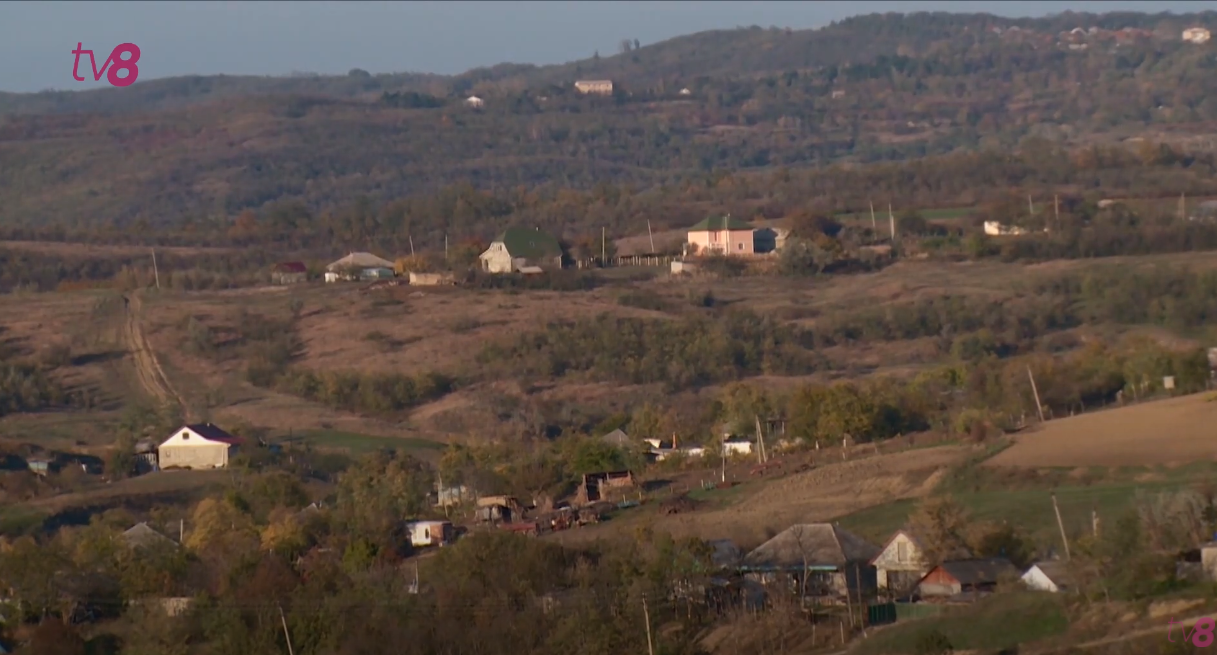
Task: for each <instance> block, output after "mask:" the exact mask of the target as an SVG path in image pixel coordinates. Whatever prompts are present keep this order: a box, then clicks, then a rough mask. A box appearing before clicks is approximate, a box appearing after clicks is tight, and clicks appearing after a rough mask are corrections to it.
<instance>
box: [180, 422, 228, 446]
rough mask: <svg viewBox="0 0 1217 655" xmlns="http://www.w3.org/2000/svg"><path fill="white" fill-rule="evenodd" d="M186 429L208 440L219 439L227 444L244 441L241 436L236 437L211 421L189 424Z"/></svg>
mask: <svg viewBox="0 0 1217 655" xmlns="http://www.w3.org/2000/svg"><path fill="white" fill-rule="evenodd" d="M186 429H187V430H190V431H191V432H194V433H195V434H197V435H199V436H200V437H203V438H204V439H207V440H208V441H219V442H222V443H227V444H239V443H241V441H242V440H241V438H240V437H234V436H233V435H231V434H228V433H227V432H225V431H224V430H222V429H220V428H219V427H217V426H215V425H213V424H211V423H194V424H191V425H187V426H186Z"/></svg>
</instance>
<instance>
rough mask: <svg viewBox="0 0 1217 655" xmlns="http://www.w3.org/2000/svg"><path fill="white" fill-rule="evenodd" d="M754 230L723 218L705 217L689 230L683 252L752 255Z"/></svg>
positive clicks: (734, 219)
mask: <svg viewBox="0 0 1217 655" xmlns="http://www.w3.org/2000/svg"><path fill="white" fill-rule="evenodd" d="M754 232H755V230H754V229H753V227H752V226H751V225H749V224H748V223H745V222H744V221H741V220H739V219H738V218H732V217H731V215H730V214H726V215H723V216H707V217H706V218H705V219H703V220H701V221H699V222H698V223H697V224H696V225H694V226H693V227H691V228H689V235H688V241H687V242H686V244H685V250H686V251H687V252H688V253H689V254H696V255H712V254H717V255H752V254H755V253H756V240H755V235H754Z"/></svg>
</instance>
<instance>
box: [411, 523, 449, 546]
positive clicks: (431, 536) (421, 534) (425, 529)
mask: <svg viewBox="0 0 1217 655" xmlns="http://www.w3.org/2000/svg"><path fill="white" fill-rule="evenodd" d="M408 528H409V530H410V543H411V544H412V545H414V546H415V547H416V548H421V547H424V546H445V545H447V544H450V543H452V540H453V538H454V537H455V535H456V531H455V530H454V529H453V527H452V523H451V522H449V521H415V522H413V523H410V524H408Z"/></svg>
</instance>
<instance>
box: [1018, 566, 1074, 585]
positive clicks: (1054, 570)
mask: <svg viewBox="0 0 1217 655" xmlns="http://www.w3.org/2000/svg"><path fill="white" fill-rule="evenodd" d="M1031 569H1039V570H1040V573H1043V574H1044V577H1046V578H1048V579H1049V580H1051V581H1052V583H1053V584H1055V585H1056V586H1058V587H1072V586H1073V573H1072V572H1071V571H1070V570H1069V565H1067V564H1066V563H1065V562H1062V561H1060V560H1046V561H1043V562H1036V563H1035V564H1032V565H1031V568H1030V569H1027V570H1028V571H1030V570H1031ZM1024 575H1025V574H1024Z"/></svg>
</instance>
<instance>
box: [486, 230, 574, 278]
mask: <svg viewBox="0 0 1217 655" xmlns="http://www.w3.org/2000/svg"><path fill="white" fill-rule="evenodd" d="M479 259H480V260H481V262H482V270H483V271H486V272H487V273H517V272H521V273H524V272H528V270H527V269H530V268H532V267H537V268H540V269H545V268H562V245H561V244H560V243H558V240H557V239H556V238H554V236H553V235H551V234H548V233H546V232H542V231H541V230H540V228H534V229H529V228H526V227H509V228H507V229H506V230H504V231H503V233H502V234H500V235H499V236H498V237H496V238H495V240H494V241H493V242H491V244H490V247H489V248H487V249H486V252H484V253H482V254H481V256H480V257H479Z"/></svg>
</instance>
